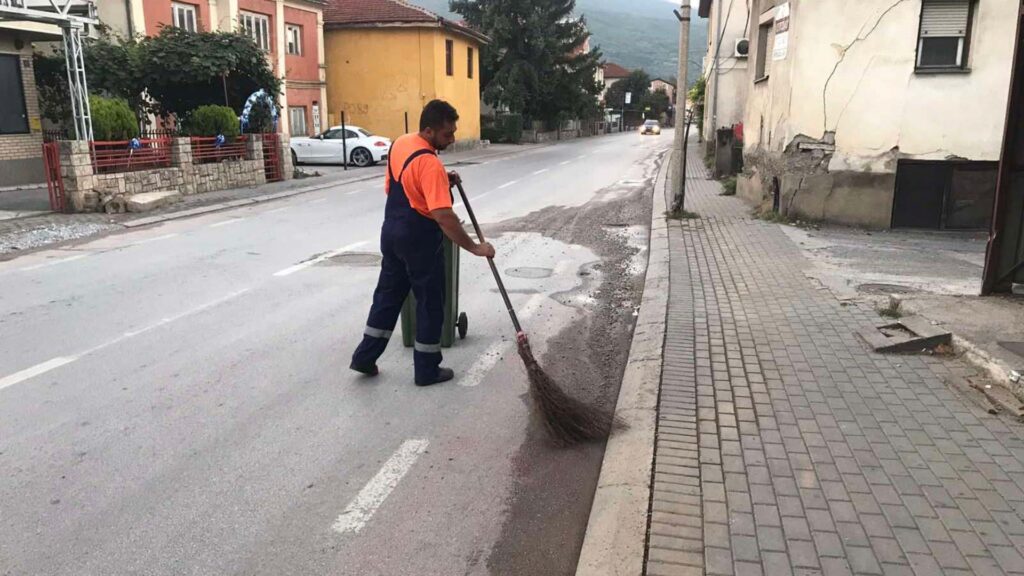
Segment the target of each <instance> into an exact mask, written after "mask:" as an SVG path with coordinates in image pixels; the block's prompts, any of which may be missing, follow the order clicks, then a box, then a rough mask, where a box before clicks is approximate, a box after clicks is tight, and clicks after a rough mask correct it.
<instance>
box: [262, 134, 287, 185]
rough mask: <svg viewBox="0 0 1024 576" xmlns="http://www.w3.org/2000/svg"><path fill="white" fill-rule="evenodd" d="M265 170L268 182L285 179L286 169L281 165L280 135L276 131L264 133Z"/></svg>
mask: <svg viewBox="0 0 1024 576" xmlns="http://www.w3.org/2000/svg"><path fill="white" fill-rule="evenodd" d="M263 172H264V174H266V177H267V182H278V181H280V180H283V179H284V178H283V176H282V175H283V174H284V170H283V167H282V166H281V146H280V137H279V136H278V135H277V134H275V133H268V134H263Z"/></svg>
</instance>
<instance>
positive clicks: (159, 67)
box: [140, 26, 281, 115]
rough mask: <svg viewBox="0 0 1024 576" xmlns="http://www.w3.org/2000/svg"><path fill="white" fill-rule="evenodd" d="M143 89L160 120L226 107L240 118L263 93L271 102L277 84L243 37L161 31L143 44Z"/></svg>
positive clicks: (277, 91)
mask: <svg viewBox="0 0 1024 576" xmlns="http://www.w3.org/2000/svg"><path fill="white" fill-rule="evenodd" d="M141 48H142V50H141V58H140V69H141V71H142V74H141V77H142V85H143V86H145V87H146V91H147V92H148V94H149V96H150V97H151V98H152V100H153V102H155V106H154V107H155V109H156V111H157V112H158V113H160V114H161V115H166V114H178V115H181V114H185V113H186V112H188V111H190V110H192V109H194V108H198V107H199V106H202V105H204V104H225V94H224V93H225V91H226V92H227V102H226V104H227V105H228V106H229V107H231V108H232V109H234V110H235V111H236V112H240V111H241V109H242V107H243V106H244V105H245V100H246V98H248V97H249V95H250V94H252V93H253V92H255V91H256V90H259V89H260V88H263V89H264V90H266V91H267V92H268V93H269V94H271V95H273V96H274V98H275V100H276V99H277V96H278V94H280V91H281V80H280V79H279V78H278V77H277V76H275V75H274V71H273V70H272V69H271V68H270V65H269V64H268V63H267V58H266V56H265V55H264V54H263V52H262V51H261V50H260V49H259V47H257V46H256V44H255V43H254V42H253V41H252V38H250V37H249V36H246V35H244V34H239V33H229V32H200V33H195V32H188V31H185V30H183V29H181V28H174V27H170V26H168V27H164V28H162V29H161V30H160V34H158V35H156V36H151V37H149V38H146V39H145V40H143V41H142V46H141Z"/></svg>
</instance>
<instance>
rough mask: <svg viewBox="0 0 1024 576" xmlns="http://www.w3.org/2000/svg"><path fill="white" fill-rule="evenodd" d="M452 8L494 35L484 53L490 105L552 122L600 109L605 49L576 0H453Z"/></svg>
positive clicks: (483, 76) (483, 71)
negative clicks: (590, 44) (593, 41)
mask: <svg viewBox="0 0 1024 576" xmlns="http://www.w3.org/2000/svg"><path fill="white" fill-rule="evenodd" d="M450 6H451V10H452V11H453V12H458V13H459V14H461V15H462V16H463V17H464V18H465V19H466V22H467V23H468V24H469V25H470V26H472V27H474V28H476V29H478V30H480V31H482V32H483V33H485V34H487V35H488V36H490V37H491V44H490V45H488V46H486V47H485V48H484V49H483V51H482V54H481V76H480V80H481V83H482V84H481V85H482V86H483V98H484V101H485V102H487V103H488V104H490V105H492V106H494V107H496V108H499V109H507V110H508V111H509V112H512V113H516V114H523V115H525V116H527V117H529V118H532V119H535V120H543V121H545V122H547V123H548V124H549V125H551V124H554V123H556V122H557V121H559V120H561V119H565V118H574V117H576V118H581V117H591V116H594V115H596V114H598V113H599V108H598V105H597V95H598V94H599V93H600V92H601V88H602V86H601V85H600V84H599V83H598V82H597V79H596V73H597V68H598V66H600V65H601V52H600V51H599V50H597V49H596V48H595V49H592V50H589V51H584V50H583V49H582V48H583V46H585V45H586V43H587V39H588V38H589V37H590V32H589V31H587V25H586V20H585V19H584V18H583V17H574V16H573V10H574V9H575V7H576V1H575V0H451V2H450Z"/></svg>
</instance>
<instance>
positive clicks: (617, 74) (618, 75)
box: [601, 62, 630, 102]
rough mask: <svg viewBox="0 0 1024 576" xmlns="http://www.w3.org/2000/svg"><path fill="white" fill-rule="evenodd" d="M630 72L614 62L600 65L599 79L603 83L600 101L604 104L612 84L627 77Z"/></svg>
mask: <svg viewBox="0 0 1024 576" xmlns="http://www.w3.org/2000/svg"><path fill="white" fill-rule="evenodd" d="M629 72H630V70H629V69H627V68H623V67H622V66H619V65H618V64H616V63H614V62H605V63H604V64H602V65H601V79H602V80H603V81H604V89H603V90H601V101H602V102H604V97H605V96H606V95H607V94H608V89H609V88H611V87H612V85H613V84H615V83H616V82H618V81H619V80H622V79H623V78H625V77H627V76H629Z"/></svg>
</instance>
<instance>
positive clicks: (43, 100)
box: [32, 33, 144, 123]
mask: <svg viewBox="0 0 1024 576" xmlns="http://www.w3.org/2000/svg"><path fill="white" fill-rule="evenodd" d="M82 52H83V55H84V57H85V69H86V72H87V74H88V82H89V92H90V93H91V94H96V95H99V96H104V97H107V98H118V99H121V100H124V101H125V102H127V103H128V106H129V107H130V108H131V109H132V110H133V111H134V112H135V114H136V116H137V117H141V116H142V114H143V112H144V106H143V100H142V98H141V94H142V92H143V87H142V84H141V80H140V78H139V45H138V43H137V42H135V41H134V40H126V39H122V38H117V37H114V36H111V35H109V34H106V33H104V34H103V35H101V36H100V37H98V38H89V39H86V41H85V44H84V46H83V51H82ZM32 58H33V66H34V70H35V79H36V86H37V88H38V90H39V104H40V107H41V108H42V110H41V112H42V114H43V116H45V117H46V118H47V119H49V120H51V121H53V122H56V123H65V122H69V121H70V120H71V101H70V97H69V91H68V76H67V64H66V62H65V59H64V52H63V49H58V50H55V51H53V52H50V53H42V52H36V53H34V54H33V55H32Z"/></svg>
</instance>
